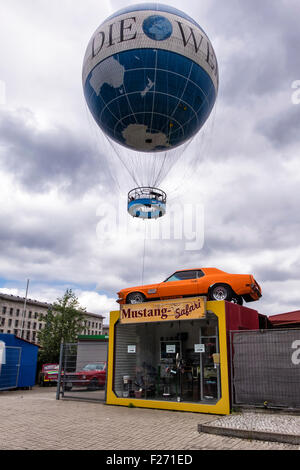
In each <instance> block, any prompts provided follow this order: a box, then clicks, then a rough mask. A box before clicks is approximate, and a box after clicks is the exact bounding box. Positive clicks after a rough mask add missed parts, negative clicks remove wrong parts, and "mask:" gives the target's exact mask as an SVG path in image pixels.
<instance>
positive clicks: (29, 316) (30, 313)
mask: <svg viewBox="0 0 300 470" xmlns="http://www.w3.org/2000/svg"><path fill="white" fill-rule="evenodd" d="M31 315H32V312H31V310H29V312H28V318H31Z"/></svg>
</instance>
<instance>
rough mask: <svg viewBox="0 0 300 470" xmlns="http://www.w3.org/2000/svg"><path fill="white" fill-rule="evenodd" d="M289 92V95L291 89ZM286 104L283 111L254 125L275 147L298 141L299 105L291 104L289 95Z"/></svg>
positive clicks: (279, 147) (283, 146)
mask: <svg viewBox="0 0 300 470" xmlns="http://www.w3.org/2000/svg"><path fill="white" fill-rule="evenodd" d="M299 75H300V67H299ZM289 92H290V95H291V89H290V90H289ZM287 105H288V106H286V107H285V109H284V111H281V110H279V112H278V114H273V115H272V116H270V117H269V119H263V120H260V121H259V122H258V123H257V126H256V130H257V132H258V133H260V134H262V135H264V136H265V137H266V138H267V139H268V140H269V141H270V142H271V144H272V145H273V146H274V148H276V149H284V148H285V147H287V146H289V145H294V144H295V143H300V133H299V121H300V106H299V105H293V104H292V103H291V98H290V96H287Z"/></svg>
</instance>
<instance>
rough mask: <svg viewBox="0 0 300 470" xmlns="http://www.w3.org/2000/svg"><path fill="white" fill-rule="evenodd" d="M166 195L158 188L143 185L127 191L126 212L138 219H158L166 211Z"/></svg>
mask: <svg viewBox="0 0 300 470" xmlns="http://www.w3.org/2000/svg"><path fill="white" fill-rule="evenodd" d="M166 201H167V195H166V193H165V192H164V191H162V190H161V189H158V188H152V187H147V186H143V187H140V188H134V189H132V190H131V191H129V193H128V212H129V214H130V215H131V216H132V217H138V218H140V219H158V218H159V217H162V216H163V215H165V213H166Z"/></svg>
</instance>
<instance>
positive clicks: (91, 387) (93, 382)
mask: <svg viewBox="0 0 300 470" xmlns="http://www.w3.org/2000/svg"><path fill="white" fill-rule="evenodd" d="M87 388H88V390H98V389H99V383H98V380H97V379H93V380H91V382H90V383H89V384H88V387H87Z"/></svg>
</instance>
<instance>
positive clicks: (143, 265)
mask: <svg viewBox="0 0 300 470" xmlns="http://www.w3.org/2000/svg"><path fill="white" fill-rule="evenodd" d="M146 235H147V224H145V233H144V250H143V260H142V283H141V284H142V285H143V284H144V272H145V257H146Z"/></svg>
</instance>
